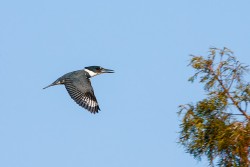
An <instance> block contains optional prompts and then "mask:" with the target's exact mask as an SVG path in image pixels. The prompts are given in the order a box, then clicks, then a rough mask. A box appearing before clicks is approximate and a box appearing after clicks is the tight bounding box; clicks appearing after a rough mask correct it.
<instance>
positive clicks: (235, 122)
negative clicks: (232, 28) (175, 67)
mask: <svg viewBox="0 0 250 167" xmlns="http://www.w3.org/2000/svg"><path fill="white" fill-rule="evenodd" d="M189 65H190V66H191V67H192V68H194V70H195V74H194V75H193V76H192V77H190V78H189V81H191V82H193V81H195V80H198V81H199V82H200V83H201V84H203V85H204V90H205V94H206V97H205V98H204V99H203V100H201V101H198V102H196V103H189V104H185V105H180V111H179V112H178V114H179V116H180V117H181V118H182V120H181V124H180V129H181V130H180V132H179V134H180V136H179V143H180V144H181V145H183V146H184V148H185V150H186V151H187V152H188V153H189V154H191V155H192V156H194V158H195V159H198V160H201V158H202V157H206V158H207V159H208V160H209V166H214V164H215V163H216V166H221V167H231V166H235V167H238V166H240V167H248V166H250V147H249V145H250V116H249V114H248V111H247V109H248V104H249V102H250V83H248V82H245V81H244V80H243V76H244V75H245V74H246V72H247V71H248V67H247V66H245V65H243V64H242V63H240V62H239V61H238V60H237V59H236V58H235V56H234V54H233V52H232V51H231V50H229V49H227V48H223V49H218V48H210V50H209V55H208V56H207V57H202V56H194V55H192V57H191V61H190V64H189Z"/></svg>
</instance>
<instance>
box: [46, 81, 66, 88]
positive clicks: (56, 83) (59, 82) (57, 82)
mask: <svg viewBox="0 0 250 167" xmlns="http://www.w3.org/2000/svg"><path fill="white" fill-rule="evenodd" d="M60 84H63V83H62V82H61V81H60V80H56V81H55V82H53V83H52V84H50V85H48V86H46V87H44V88H43V89H46V88H48V87H51V86H54V85H60Z"/></svg>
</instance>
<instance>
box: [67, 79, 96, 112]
mask: <svg viewBox="0 0 250 167" xmlns="http://www.w3.org/2000/svg"><path fill="white" fill-rule="evenodd" d="M86 83H87V84H86ZM64 85H65V87H66V89H67V91H68V93H69V95H70V97H71V98H72V99H73V100H74V101H75V102H76V103H77V104H78V105H80V106H81V107H83V108H85V109H87V110H88V111H90V112H91V113H94V114H95V113H98V111H99V110H100V108H99V105H98V102H97V100H96V97H95V94H94V90H93V88H92V86H91V83H90V80H89V79H87V82H84V83H83V81H82V80H78V79H76V80H73V79H65V82H64Z"/></svg>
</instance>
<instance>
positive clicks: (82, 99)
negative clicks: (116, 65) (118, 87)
mask: <svg viewBox="0 0 250 167" xmlns="http://www.w3.org/2000/svg"><path fill="white" fill-rule="evenodd" d="M103 73H114V70H110V69H105V68H103V67H101V66H88V67H85V68H84V69H82V70H77V71H72V72H69V73H67V74H64V75H63V76H61V77H59V78H58V79H57V80H55V81H54V82H53V83H52V84H50V85H48V86H46V87H44V88H43V89H46V88H48V87H51V86H55V85H64V86H65V88H66V90H67V91H68V93H69V95H70V97H71V98H72V99H73V100H74V101H75V102H76V103H77V104H78V105H79V106H81V107H83V108H85V109H86V110H88V111H90V112H91V113H93V114H95V113H98V111H100V107H99V104H98V102H97V99H96V97H95V94H94V90H93V88H92V85H91V82H90V78H91V77H94V76H96V75H99V74H103Z"/></svg>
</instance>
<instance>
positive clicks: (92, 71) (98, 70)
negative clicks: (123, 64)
mask: <svg viewBox="0 0 250 167" xmlns="http://www.w3.org/2000/svg"><path fill="white" fill-rule="evenodd" d="M84 71H86V72H87V73H88V74H89V76H90V77H94V76H96V75H99V74H103V73H114V70H110V69H105V68H103V67H101V66H89V67H85V69H84Z"/></svg>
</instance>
